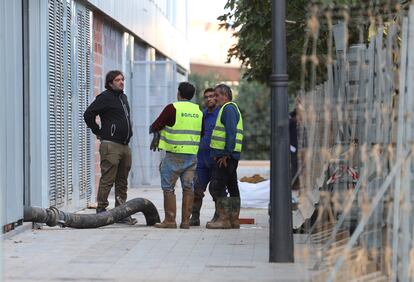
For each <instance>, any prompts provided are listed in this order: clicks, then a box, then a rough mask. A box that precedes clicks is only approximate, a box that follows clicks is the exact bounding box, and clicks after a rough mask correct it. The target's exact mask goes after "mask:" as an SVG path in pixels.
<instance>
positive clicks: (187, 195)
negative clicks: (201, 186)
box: [180, 191, 194, 229]
mask: <svg viewBox="0 0 414 282" xmlns="http://www.w3.org/2000/svg"><path fill="white" fill-rule="evenodd" d="M193 199H194V193H193V191H183V201H182V208H181V224H180V228H181V229H189V228H190V216H191V209H192V207H193Z"/></svg>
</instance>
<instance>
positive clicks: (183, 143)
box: [150, 82, 203, 229]
mask: <svg viewBox="0 0 414 282" xmlns="http://www.w3.org/2000/svg"><path fill="white" fill-rule="evenodd" d="M194 93H195V88H194V86H193V85H192V84H190V83H188V82H181V83H180V85H179V86H178V93H177V100H178V101H177V102H175V103H172V104H169V105H167V106H166V107H165V108H164V109H163V111H162V112H161V114H160V115H159V117H158V118H157V119H156V120H155V121H154V123H153V124H152V125H151V127H150V132H151V133H154V136H159V141H157V140H156V139H157V138H156V137H155V138H154V140H153V142H152V143H151V148H150V149H151V150H156V149H157V148H158V149H162V150H164V151H165V152H166V154H165V157H164V159H163V160H162V161H161V164H160V174H161V188H162V190H163V193H164V212H165V219H164V221H163V222H161V223H157V224H156V225H155V227H157V228H177V223H176V221H175V216H176V197H175V192H174V187H175V183H176V182H177V180H178V178H180V180H181V186H182V188H183V200H182V210H181V224H180V228H183V229H188V228H190V224H189V221H190V215H191V209H192V205H193V197H194V184H193V179H194V172H195V168H196V163H197V152H198V146H199V143H200V138H201V134H202V128H203V125H202V123H203V113H202V112H201V111H200V108H199V106H198V105H196V104H194V103H192V102H191V101H190V100H191V99H192V98H193V96H194ZM158 142H159V143H158ZM157 143H158V144H157Z"/></svg>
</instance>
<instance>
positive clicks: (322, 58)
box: [218, 0, 407, 94]
mask: <svg viewBox="0 0 414 282" xmlns="http://www.w3.org/2000/svg"><path fill="white" fill-rule="evenodd" d="M406 2H407V0H376V1H357V0H337V1H333V0H322V1H309V0H289V1H288V0H286V20H287V21H286V43H287V44H286V47H287V64H288V70H287V71H288V75H289V94H296V91H297V90H298V89H300V87H301V86H303V87H304V88H305V89H306V88H309V86H314V85H315V84H318V83H320V82H322V81H323V80H325V75H326V62H327V60H328V45H329V44H331V43H329V38H330V36H329V30H328V24H327V14H328V13H327V12H331V14H332V24H335V23H338V21H344V17H345V16H344V15H345V14H347V16H346V17H347V18H348V20H349V21H348V22H347V23H348V28H349V29H348V32H349V43H351V44H352V43H363V42H366V41H367V30H368V27H369V24H370V21H371V19H372V18H370V17H369V15H370V14H371V15H373V16H379V17H382V18H383V19H384V20H387V19H386V17H387V16H385V14H389V12H390V11H391V10H392V9H393V7H397V6H396V4H398V3H400V5H402V6H404V5H406V4H404V3H406ZM271 3H272V1H271V0H227V3H226V4H225V6H224V8H225V9H226V10H228V12H227V13H225V14H223V15H221V16H219V17H218V20H219V21H220V23H221V26H222V27H224V28H232V29H234V31H235V32H234V36H235V37H237V39H238V42H237V43H236V44H235V45H233V46H232V47H231V48H230V49H229V50H228V60H229V61H230V59H231V58H233V57H235V58H238V59H239V60H240V61H241V62H242V64H243V67H244V68H245V73H244V78H246V79H247V80H250V81H252V80H256V81H259V82H261V83H265V84H268V83H269V77H270V75H271V73H272V69H271V68H272V63H271V62H272V56H271V55H272V54H271V52H272V40H271V38H272V30H271V24H272V11H271V10H272V9H271ZM312 15H314V16H315V17H316V19H317V21H316V22H314V23H316V24H317V25H318V28H316V29H315V30H316V31H317V33H316V34H313V35H316V45H315V44H313V43H314V41H313V38H312V34H310V33H311V32H312V30H311V29H312V27H311V28H310V27H309V25H308V23H309V22H308V19H309V18H310V17H311V16H312ZM384 17H385V18H384ZM311 24H312V22H311ZM315 30H314V31H315ZM315 47H316V49H313V48H315ZM312 52H315V53H316V55H317V60H315V58H313V59H312V60H313V62H314V64H313V63H312V60H311V59H310V58H309V57H308V59H307V63H306V65H305V68H304V69H302V56H303V55H307V56H310V55H311V54H312ZM316 61H317V62H316ZM311 74H312V75H311Z"/></svg>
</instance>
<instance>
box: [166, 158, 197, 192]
mask: <svg viewBox="0 0 414 282" xmlns="http://www.w3.org/2000/svg"><path fill="white" fill-rule="evenodd" d="M196 163H197V155H190V154H177V153H170V152H167V153H166V154H165V157H164V159H163V160H162V161H161V163H160V175H161V188H162V190H164V191H174V187H175V183H176V182H177V180H178V178H180V180H181V187H182V188H183V191H184V190H187V191H194V181H193V179H194V171H195V168H196Z"/></svg>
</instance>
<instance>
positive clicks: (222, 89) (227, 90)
mask: <svg viewBox="0 0 414 282" xmlns="http://www.w3.org/2000/svg"><path fill="white" fill-rule="evenodd" d="M214 91H218V92H220V93H221V94H224V95H226V96H227V98H228V99H229V101H231V100H233V93H232V92H231V89H230V87H228V86H227V85H226V84H219V85H216V87H214Z"/></svg>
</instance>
